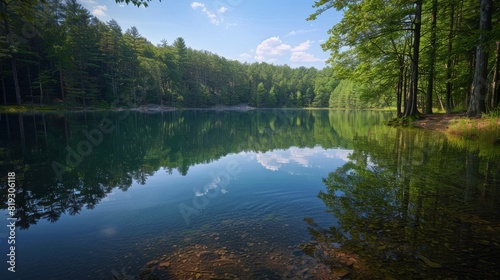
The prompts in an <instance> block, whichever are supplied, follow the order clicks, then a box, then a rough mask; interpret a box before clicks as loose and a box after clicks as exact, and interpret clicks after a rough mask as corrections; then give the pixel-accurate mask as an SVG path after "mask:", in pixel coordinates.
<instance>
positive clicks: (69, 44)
mask: <svg viewBox="0 0 500 280" xmlns="http://www.w3.org/2000/svg"><path fill="white" fill-rule="evenodd" d="M32 2H33V3H31V4H30V3H29V1H28V2H19V1H11V2H6V1H0V3H2V5H3V6H2V9H3V15H2V16H3V24H2V36H1V37H0V40H1V41H0V44H1V45H2V52H1V53H0V59H1V60H0V62H1V63H0V67H1V68H0V75H1V77H0V79H1V83H2V101H3V104H6V105H7V104H17V105H21V104H64V106H65V107H69V108H107V107H109V106H111V104H113V105H117V106H120V105H123V104H130V103H133V104H137V105H142V104H158V105H163V106H173V107H198V108H203V107H209V106H214V105H235V104H241V103H247V104H250V105H251V106H255V107H328V106H329V103H332V104H337V103H339V102H341V101H339V100H340V99H341V100H342V102H341V103H342V107H346V106H349V107H353V108H355V107H364V106H365V104H362V103H361V101H360V100H359V99H358V98H355V97H354V93H351V92H342V93H341V95H342V96H340V95H339V97H338V98H333V99H332V100H330V96H331V93H332V92H333V91H334V90H335V87H336V85H337V84H338V83H339V81H338V80H336V79H335V78H334V75H333V72H332V69H331V68H325V69H323V70H321V71H320V70H317V69H315V68H305V67H300V68H295V69H293V68H291V67H289V66H287V65H284V66H276V65H271V64H267V63H252V64H248V63H241V62H239V61H234V60H228V59H226V58H224V57H221V56H219V55H216V54H213V53H210V52H207V51H202V50H193V49H191V48H189V47H188V46H187V43H186V42H185V41H184V39H183V38H177V39H176V40H175V41H174V42H173V43H171V44H169V43H167V42H166V41H165V40H164V41H162V43H161V44H158V45H156V46H155V45H153V44H152V43H151V42H149V41H148V40H147V39H146V38H144V37H143V36H141V34H140V32H139V30H137V28H135V27H131V28H130V29H127V30H126V31H125V32H123V31H122V29H121V27H120V25H119V23H118V22H116V21H114V20H111V21H109V22H106V23H104V22H101V21H99V20H98V19H97V18H96V17H94V16H92V15H91V14H90V12H89V11H88V10H86V9H84V8H83V7H82V6H81V5H80V4H79V3H77V1H76V0H68V1H66V2H62V1H60V0H48V1H46V2H45V3H38V2H37V1H32ZM33 15H36V17H34V16H33ZM350 95H352V96H350ZM337 99H338V100H337ZM344 100H345V102H343V101H344ZM366 104H368V103H366Z"/></svg>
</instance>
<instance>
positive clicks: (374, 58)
mask: <svg viewBox="0 0 500 280" xmlns="http://www.w3.org/2000/svg"><path fill="white" fill-rule="evenodd" d="M314 6H315V7H316V8H317V10H316V12H315V13H313V14H312V15H311V16H310V17H309V18H308V19H309V20H314V19H316V18H317V17H318V16H319V15H321V14H322V13H324V12H325V11H327V10H329V9H337V10H342V11H344V16H343V18H342V20H341V22H340V23H338V24H336V25H335V26H333V28H332V29H330V30H329V34H330V38H329V39H328V41H327V42H325V43H324V44H323V48H324V49H325V50H329V51H331V54H332V55H331V58H330V63H331V65H332V66H333V68H334V72H335V73H336V75H337V78H339V79H350V80H353V81H354V82H355V83H359V84H361V85H363V86H364V87H365V88H368V89H369V92H365V93H364V94H365V95H367V96H371V97H372V98H381V96H387V97H386V99H387V100H391V101H392V103H391V104H393V105H395V106H396V108H397V109H396V110H397V114H398V116H416V115H418V114H420V113H425V114H432V112H433V108H435V107H437V108H440V109H441V110H443V111H446V112H447V113H450V112H452V110H456V111H465V110H467V114H468V116H469V117H472V116H479V115H481V114H482V113H484V112H487V111H490V110H495V108H497V107H498V104H499V100H500V85H499V79H500V77H499V66H500V28H499V20H500V13H499V11H498V5H497V6H496V7H495V6H494V5H493V1H492V0H479V1H477V0H412V1H406V0H362V1H352V0H347V1H344V0H320V1H316V2H315V4H314ZM388 89H392V90H388ZM361 94H363V93H361ZM419 109H420V111H419Z"/></svg>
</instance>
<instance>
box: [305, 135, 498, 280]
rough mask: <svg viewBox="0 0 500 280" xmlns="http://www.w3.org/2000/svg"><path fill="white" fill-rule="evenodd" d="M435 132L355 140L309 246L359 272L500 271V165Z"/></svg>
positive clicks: (324, 196)
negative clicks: (331, 221) (326, 218)
mask: <svg viewBox="0 0 500 280" xmlns="http://www.w3.org/2000/svg"><path fill="white" fill-rule="evenodd" d="M434 135H435V134H430V133H428V132H426V131H407V130H406V131H405V130H398V131H394V132H393V133H392V132H389V133H386V134H377V135H375V134H371V135H368V136H366V137H359V138H357V139H355V140H354V142H353V145H354V152H353V153H352V154H351V156H350V161H349V162H348V163H346V164H345V165H344V166H342V167H340V168H338V169H337V170H335V171H334V172H332V173H330V174H329V176H328V178H326V179H324V180H323V181H324V184H325V185H326V187H327V190H326V191H325V192H320V194H319V195H318V197H319V198H320V199H321V200H323V202H324V203H325V206H326V208H327V211H328V212H330V213H332V215H333V216H334V217H335V219H336V220H337V222H338V224H336V225H334V226H330V227H326V228H325V227H322V226H320V225H318V224H317V223H315V221H314V220H313V219H311V218H307V219H306V223H307V224H308V226H309V232H310V234H311V237H312V241H311V242H309V243H307V244H304V245H303V249H304V251H305V252H306V253H307V254H309V255H310V256H313V257H315V258H317V259H321V260H322V261H324V262H326V263H328V264H330V265H331V266H332V267H334V268H336V269H337V271H341V272H342V271H345V272H344V273H343V275H347V274H348V273H349V277H350V278H351V279H366V278H383V279H404V278H408V279H439V278H453V279H462V278H467V279H469V278H474V279H500V263H499V262H498V260H499V259H500V215H499V210H500V189H499V188H498V186H500V164H499V159H498V158H495V157H493V158H485V157H480V156H479V152H478V151H474V150H463V149H459V148H456V147H453V146H451V145H450V144H449V143H448V142H447V141H446V139H445V138H444V137H442V136H441V137H440V136H434Z"/></svg>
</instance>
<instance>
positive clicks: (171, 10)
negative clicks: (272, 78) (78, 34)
mask: <svg viewBox="0 0 500 280" xmlns="http://www.w3.org/2000/svg"><path fill="white" fill-rule="evenodd" d="M79 2H80V3H81V4H82V5H83V6H84V7H85V8H87V9H88V10H89V11H90V12H91V13H92V14H93V15H95V16H96V17H97V18H99V19H100V20H101V21H104V22H108V21H110V20H111V19H114V20H116V21H117V22H118V23H119V24H120V26H121V27H122V30H123V32H125V30H127V29H128V28H130V27H132V26H135V27H137V29H138V30H139V33H141V35H142V36H144V37H145V38H147V39H148V40H149V41H151V42H152V43H153V44H158V43H160V41H161V40H162V39H166V40H167V42H168V44H171V43H173V41H174V40H175V38H177V37H182V38H184V40H185V41H186V44H187V46H188V47H191V48H193V49H197V50H207V51H210V52H213V53H216V54H218V55H220V56H224V57H226V58H228V59H235V60H239V61H242V62H249V63H252V62H256V61H257V62H267V63H273V64H277V65H282V64H288V65H289V66H291V67H299V66H306V67H311V66H314V67H317V68H323V67H324V66H325V60H326V59H327V58H328V57H329V54H328V53H326V52H324V51H323V50H322V49H321V46H320V45H321V43H322V42H324V41H325V40H326V39H327V38H328V34H327V31H328V29H330V28H331V27H332V26H333V25H334V24H336V23H337V22H339V21H340V19H341V17H342V13H341V12H337V11H335V10H330V11H327V12H325V13H324V14H323V15H321V16H319V17H318V19H317V20H315V21H306V20H305V19H306V18H307V17H308V16H309V15H310V14H311V13H313V12H314V11H315V9H314V8H313V7H312V5H313V4H314V1H313V0H268V1H262V0H196V1H175V0H163V1H162V2H159V1H158V0H152V1H151V2H150V4H149V7H147V8H144V7H140V8H137V7H135V6H133V5H126V4H117V3H116V2H115V0H79Z"/></svg>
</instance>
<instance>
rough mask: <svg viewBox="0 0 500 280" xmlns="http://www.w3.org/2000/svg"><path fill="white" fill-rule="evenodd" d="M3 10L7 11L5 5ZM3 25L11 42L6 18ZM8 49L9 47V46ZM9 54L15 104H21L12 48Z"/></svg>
mask: <svg viewBox="0 0 500 280" xmlns="http://www.w3.org/2000/svg"><path fill="white" fill-rule="evenodd" d="M3 10H4V12H5V13H7V11H6V10H7V7H4V9H3ZM3 26H4V28H5V34H7V39H8V41H9V44H10V45H12V44H13V39H12V36H11V33H10V27H9V22H8V21H7V18H4V20H3ZM9 50H10V48H9ZM9 55H10V64H11V67H12V78H13V79H14V90H15V93H16V103H17V105H21V89H20V88H19V78H18V76H17V60H16V55H15V53H14V52H12V50H10V51H9Z"/></svg>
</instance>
